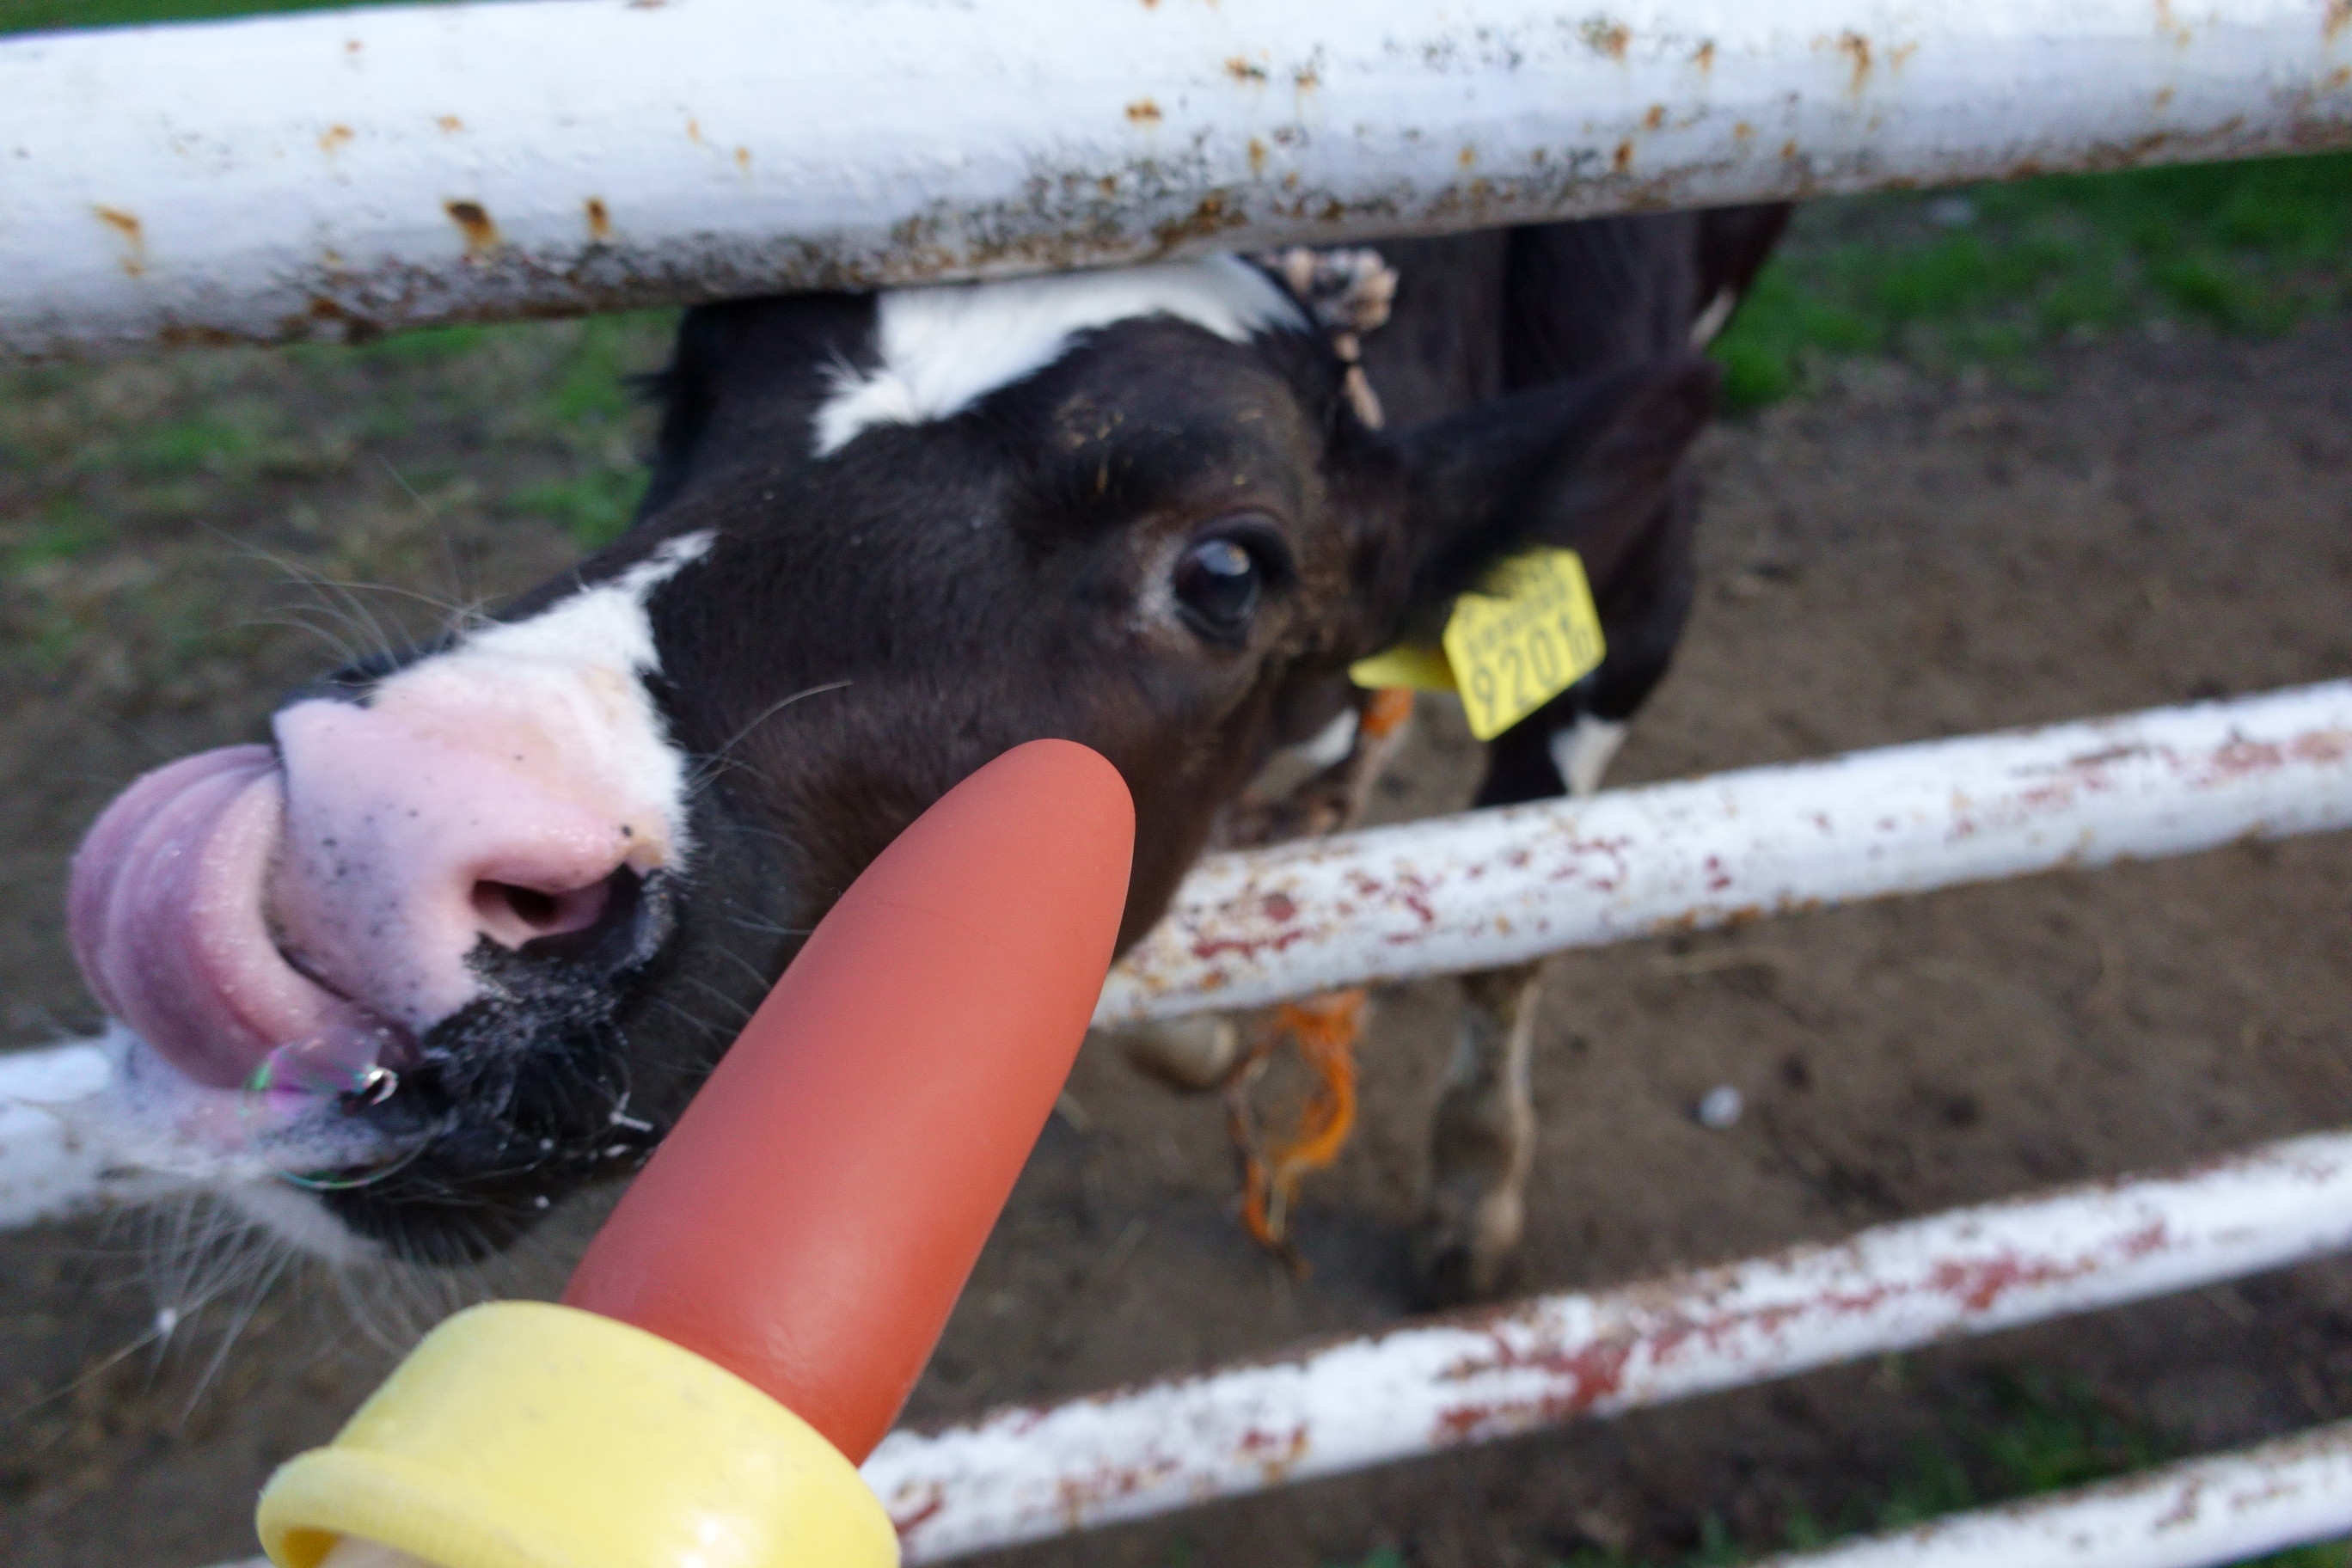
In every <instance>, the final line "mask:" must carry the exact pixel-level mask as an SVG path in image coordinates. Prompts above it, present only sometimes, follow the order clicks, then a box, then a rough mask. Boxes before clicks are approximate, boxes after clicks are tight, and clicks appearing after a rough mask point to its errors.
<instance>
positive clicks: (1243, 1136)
mask: <svg viewBox="0 0 2352 1568" xmlns="http://www.w3.org/2000/svg"><path fill="white" fill-rule="evenodd" d="M1408 700H1409V699H1408ZM1363 1023H1364V993H1363V992H1362V991H1361V990H1353V991H1335V992H1332V993H1331V994H1328V995H1325V996H1318V997H1315V998H1313V999H1311V1000H1309V1001H1306V1002H1286V1003H1284V1004H1283V1005H1281V1006H1280V1007H1277V1008H1276V1009H1275V1015H1274V1024H1273V1026H1272V1027H1271V1028H1270V1029H1268V1030H1267V1032H1266V1037H1265V1040H1264V1042H1263V1043H1262V1044H1261V1045H1260V1047H1259V1048H1258V1049H1257V1050H1256V1051H1255V1052H1254V1053H1252V1062H1251V1067H1252V1068H1253V1069H1254V1068H1255V1067H1257V1066H1259V1065H1262V1064H1263V1062H1264V1060H1265V1055H1266V1053H1267V1052H1268V1051H1269V1050H1271V1049H1272V1047H1273V1046H1274V1043H1275V1041H1276V1039H1278V1038H1279V1037H1282V1036H1285V1035H1287V1036H1288V1037H1290V1038H1291V1040H1292V1041H1293V1042H1294V1043H1295V1044H1296V1045H1297V1047H1298V1055H1299V1059H1300V1060H1302V1061H1304V1062H1305V1063H1306V1064H1307V1067H1308V1068H1310V1069H1311V1070H1312V1071H1313V1072H1314V1074H1315V1078H1316V1084H1315V1089H1314V1092H1313V1093H1312V1094H1311V1095H1309V1096H1308V1097H1307V1104H1306V1106H1305V1107H1304V1108H1303V1109H1302V1110H1300V1112H1299V1116H1298V1127H1297V1131H1295V1132H1294V1133H1293V1134H1292V1135H1291V1137H1290V1138H1289V1139H1287V1140H1286V1141H1285V1142H1282V1143H1280V1144H1277V1145H1276V1147H1275V1148H1274V1149H1273V1150H1272V1151H1270V1152H1268V1153H1267V1155H1266V1157H1265V1160H1263V1161H1261V1160H1259V1158H1258V1156H1257V1152H1256V1149H1255V1139H1254V1138H1252V1137H1251V1136H1249V1134H1248V1125H1249V1123H1248V1112H1247V1109H1246V1106H1245V1105H1244V1104H1242V1103H1240V1100H1241V1094H1242V1091H1243V1090H1244V1089H1246V1086H1247V1085H1246V1078H1245V1079H1243V1080H1242V1081H1241V1082H1240V1083H1239V1084H1237V1086H1236V1089H1235V1093H1234V1104H1233V1105H1232V1107H1231V1110H1232V1113H1233V1119H1234V1141H1235V1142H1238V1143H1240V1145H1241V1147H1242V1223H1243V1224H1244V1225H1245V1226H1248V1227H1249V1233H1250V1235H1251V1236H1253V1237H1256V1238H1257V1241H1258V1244H1259V1245H1260V1246H1262V1247H1269V1248H1272V1249H1273V1250H1275V1251H1276V1252H1279V1253H1281V1254H1283V1256H1285V1257H1286V1258H1289V1259H1290V1262H1291V1265H1292V1267H1293V1268H1299V1269H1301V1270H1302V1272H1303V1270H1304V1265H1302V1264H1301V1263H1300V1262H1299V1261H1298V1259H1297V1257H1296V1256H1295V1255H1293V1254H1292V1253H1291V1251H1290V1248H1289V1247H1288V1246H1287V1244H1286V1240H1285V1237H1286V1235H1287V1232H1288V1228H1289V1226H1288V1220H1289V1214H1290V1206H1291V1204H1292V1202H1293V1201H1294V1200H1295V1199H1296V1198H1297V1194H1298V1183H1299V1180H1300V1178H1301V1177H1303V1176H1305V1175H1306V1174H1307V1172H1309V1171H1319V1170H1321V1169H1322V1168H1323V1167H1324V1166H1326V1165H1328V1164H1329V1163H1331V1162H1332V1161H1334V1160H1336V1159H1338V1158H1339V1151H1340V1150H1341V1149H1343V1148H1345V1147H1346V1146H1347V1142H1348V1133H1349V1131H1350V1130H1351V1129H1353V1128H1354V1126H1355V1124H1356V1056H1355V1050H1356V1042H1357V1040H1358V1039H1359V1038H1360V1037H1361V1036H1362V1033H1363ZM1247 1077H1255V1071H1254V1070H1252V1071H1250V1072H1249V1073H1248V1074H1247Z"/></svg>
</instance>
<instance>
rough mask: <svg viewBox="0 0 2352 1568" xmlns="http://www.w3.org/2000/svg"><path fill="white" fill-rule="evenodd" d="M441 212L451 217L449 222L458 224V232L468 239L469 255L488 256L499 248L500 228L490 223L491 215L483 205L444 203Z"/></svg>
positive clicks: (460, 202)
mask: <svg viewBox="0 0 2352 1568" xmlns="http://www.w3.org/2000/svg"><path fill="white" fill-rule="evenodd" d="M441 210H442V211H443V212H446V213H447V214H448V215H449V221H450V222H451V223H454V224H456V225H457V232H458V233H460V234H462V235H464V236H465V237H466V254H467V255H468V256H481V255H486V254H488V252H490V251H493V250H496V249H497V248H498V247H499V226H498V225H497V224H495V223H492V222H491V221H490V215H489V213H488V211H487V210H485V209H484V207H483V206H482V204H481V203H479V202H469V201H452V202H443V203H442V204H441Z"/></svg>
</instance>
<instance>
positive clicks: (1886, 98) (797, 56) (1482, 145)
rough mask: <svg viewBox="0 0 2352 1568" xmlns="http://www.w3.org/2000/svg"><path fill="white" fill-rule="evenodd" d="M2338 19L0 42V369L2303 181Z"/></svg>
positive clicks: (1224, 10) (890, 18)
mask: <svg viewBox="0 0 2352 1568" xmlns="http://www.w3.org/2000/svg"><path fill="white" fill-rule="evenodd" d="M2346 16H2347V13H2346V10H2345V6H2344V3H2343V0H2202V3H2200V4H2196V5H2189V4H2180V5H2168V4H2161V3H2151V0H2056V3H2053V0H1974V3H1972V4H1969V5H1948V4H1943V3H1940V0H1773V3H1771V4H1752V5H1743V4H1726V3H1722V0H1594V3H1593V4H1590V5H1582V4H1580V5H1574V6H1563V5H1559V4H1557V3H1556V0H1454V3H1453V4H1448V5H1430V4H1427V3H1426V0H1356V3H1354V4H1351V5H1328V4H1323V3H1320V0H1237V3H1234V4H1228V5H1207V4H1201V3H1198V0H1164V3H1159V4H1153V3H1151V0H1141V3H1139V0H1122V3H1119V4H1100V5H1062V4H1056V3H1055V0H981V3H978V4H972V5H950V4H943V3H940V0H802V3H800V4H796V5H772V4H770V3H769V0H667V3H661V0H653V3H648V0H515V3H509V4H499V5H460V6H448V7H438V8H435V7H385V8H382V9H370V10H363V11H352V12H343V13H326V14H321V15H317V16H294V17H272V18H264V19H259V20H248V21H240V22H232V23H221V24H213V25H206V26H181V27H169V28H145V29H124V30H114V31H108V32H99V33H88V34H54V35H46V36H34V37H20V38H13V39H6V40H0V169H5V171H6V175H5V179H0V353H14V354H19V355H26V354H30V355H64V354H73V353H89V352H94V351H99V350H103V349H106V348H110V347H114V348H120V347H127V346H136V345H140V344H144V343H152V342H222V341H239V342H278V341H285V340H289V339H298V338H348V337H364V336H368V335H372V334H373V333H377V332H382V331H394V330H397V329H399V328H403V327H413V326H419V325H424V324H427V323H430V322H436V321H478V320H490V319H496V318H503V317H516V316H543V315H550V314H562V313H570V312H580V311H590V310H614V309H620V308H623V307H629V306H640V305H654V304H671V303H677V302H678V301H682V300H709V299H717V298H722V297H730V296H740V295H746V294H758V293H768V292H775V291H780V290H786V289H833V288H858V287H871V286H873V285H876V284H881V283H906V282H912V281H927V280H935V279H950V278H969V277H977V276H984V275H995V274H1003V273H1008V272H1020V271H1036V270H1040V269H1050V268H1062V267H1081V266H1101V265H1107V264H1111V263H1117V262H1125V261H1134V260H1139V259H1143V258H1151V257H1160V256H1168V255H1174V254H1182V253H1187V252H1193V251H1201V250H1209V249H1250V248H1255V247H1265V246H1271V245H1276V244H1287V243H1292V242H1308V243H1318V242H1320V243H1328V242H1333V241H1339V240H1361V239H1368V238H1378V237H1390V236H1396V235H1405V234H1430V233H1439V232H1448V231H1456V230H1464V229H1473V228H1481V227H1490V226H1496V225H1500V224H1510V223H1525V222H1531V221H1536V220H1539V219H1545V218H1558V217H1576V216H1589V215H1591V214H1595V213H1605V212H1624V211H1630V210H1644V209H1658V208H1668V207H1691V206H1704V205H1717V204H1722V203H1728V202H1738V201H1751V200H1759V199H1773V198H1783V197H1801V196H1811V195H1824V194H1828V193H1832V192H1842V191H1858V190H1868V189H1878V188H1884V187H1889V186H1915V185H1925V184H1950V183H1956V182H1960V181H1967V180H1979V179H1988V178H2003V177H2007V176H2011V175H2018V174H2032V173H2047V172H2057V171H2063V170H2081V169H2109V168H2120V167H2125V166H2127V165H2133V164H2139V163H2170V162H2184V161H2194V160H2212V159H2221V158H2237V157H2246V156H2252V155H2254V154H2258V153H2288V152H2297V151H2317V150H2319V149H2322V148H2327V147H2341V146H2345V145H2347V144H2352V24H2347V20H2346ZM231 214H233V215H235V221H233V222H228V221H223V220H224V218H225V216H227V215H231Z"/></svg>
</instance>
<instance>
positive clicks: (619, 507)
mask: <svg viewBox="0 0 2352 1568" xmlns="http://www.w3.org/2000/svg"><path fill="white" fill-rule="evenodd" d="M650 477H651V476H650V475H649V474H648V473H647V472H646V470H645V469H643V468H591V469H589V470H587V471H586V472H584V473H582V474H579V475H577V476H575V477H574V478H572V479H554V480H550V481H549V482H547V483H545V484H538V485H530V486H526V487H525V488H524V489H519V490H515V491H512V492H511V493H509V495H508V496H507V498H506V506H505V510H509V511H516V512H528V513H530V514H532V515H534V516H538V517H543V518H547V519H549V520H550V521H553V522H556V523H558V524H560V525H561V526H562V529H563V531H565V532H566V533H569V534H570V535H572V538H574V539H576V540H578V541H579V542H580V543H581V544H582V545H583V546H584V547H585V548H587V549H590V550H594V549H596V548H598V547H600V546H602V545H605V544H610V543H611V542H613V541H614V540H615V539H618V538H619V537H620V536H621V531H622V530H623V529H625V528H626V527H628V526H629V520H630V519H631V518H633V517H635V515H636V510H637V502H638V501H640V500H643V499H645V493H646V480H647V479H649V478H650Z"/></svg>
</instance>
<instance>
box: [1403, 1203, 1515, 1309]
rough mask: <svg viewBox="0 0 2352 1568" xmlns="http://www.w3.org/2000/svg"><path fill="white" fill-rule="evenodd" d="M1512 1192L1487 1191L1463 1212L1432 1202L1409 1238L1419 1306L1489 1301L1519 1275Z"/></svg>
mask: <svg viewBox="0 0 2352 1568" xmlns="http://www.w3.org/2000/svg"><path fill="white" fill-rule="evenodd" d="M1520 1220H1521V1215H1520V1212H1519V1205H1518V1203H1517V1199H1516V1197H1515V1196H1514V1195H1512V1194H1490V1195H1489V1196H1488V1197H1487V1199H1486V1201H1484V1202H1481V1203H1478V1204H1476V1205H1470V1206H1469V1208H1468V1210H1467V1212H1466V1213H1465V1212H1464V1211H1463V1210H1462V1209H1459V1208H1456V1209H1453V1210H1452V1212H1448V1210H1447V1207H1446V1206H1445V1205H1432V1207H1431V1208H1430V1210H1429V1211H1428V1212H1427V1213H1425V1214H1424V1215H1423V1216H1422V1220H1421V1224H1420V1225H1419V1226H1416V1227H1415V1228H1414V1231H1413V1237H1412V1276H1413V1284H1414V1287H1415V1289H1416V1291H1417V1293H1418V1295H1419V1298H1420V1301H1419V1304H1420V1305H1421V1306H1422V1307H1423V1309H1424V1310H1438V1309H1443V1308H1446V1307H1464V1306H1468V1305H1471V1304H1472V1303H1474V1302H1478V1301H1491V1300H1494V1299H1495V1298H1496V1297H1497V1296H1500V1295H1502V1294H1504V1293H1505V1292H1506V1291H1507V1290H1508V1289H1510V1287H1511V1285H1512V1284H1513V1283H1514V1281H1516V1279H1517V1277H1518V1247H1519V1229H1520Z"/></svg>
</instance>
